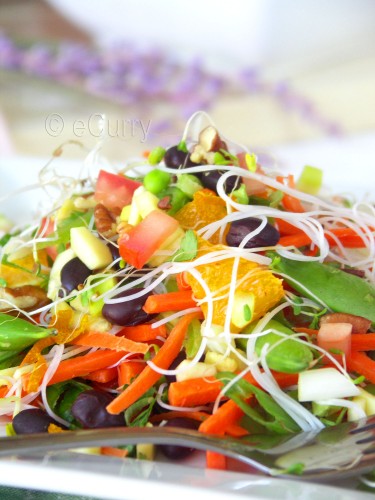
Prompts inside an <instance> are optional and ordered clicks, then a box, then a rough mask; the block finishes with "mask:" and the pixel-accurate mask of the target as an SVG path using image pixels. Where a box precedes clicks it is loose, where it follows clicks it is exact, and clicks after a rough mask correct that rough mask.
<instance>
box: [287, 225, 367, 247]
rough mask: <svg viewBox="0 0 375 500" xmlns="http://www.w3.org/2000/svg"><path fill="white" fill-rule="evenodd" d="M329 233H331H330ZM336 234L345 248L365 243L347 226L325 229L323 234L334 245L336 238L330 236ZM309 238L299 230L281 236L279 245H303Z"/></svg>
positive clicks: (308, 242)
mask: <svg viewBox="0 0 375 500" xmlns="http://www.w3.org/2000/svg"><path fill="white" fill-rule="evenodd" d="M330 233H331V234H330ZM332 235H334V236H336V237H337V238H338V239H339V241H340V242H341V243H342V244H343V246H344V247H347V248H364V247H365V243H364V242H363V240H362V238H361V237H360V236H359V235H358V234H357V233H356V232H355V231H354V230H353V229H351V228H349V227H343V228H341V227H339V228H335V229H330V230H329V232H328V231H325V232H324V236H325V238H326V239H327V241H328V243H329V244H330V245H331V246H336V245H337V242H336V239H335V238H334V237H333V236H332ZM310 243H311V238H310V237H309V236H308V235H307V234H306V233H304V232H302V231H299V232H296V233H295V234H289V235H287V236H282V237H281V238H280V240H279V245H282V246H284V247H286V246H296V247H303V246H306V245H310Z"/></svg>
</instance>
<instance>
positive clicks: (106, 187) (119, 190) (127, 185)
mask: <svg viewBox="0 0 375 500" xmlns="http://www.w3.org/2000/svg"><path fill="white" fill-rule="evenodd" d="M141 185H142V184H141V183H140V182H137V181H134V180H133V179H128V178H127V177H124V176H122V175H119V174H111V173H110V172H106V171H105V170H101V171H100V172H99V176H98V180H97V183H96V189H95V199H96V201H97V202H98V203H103V205H104V206H105V207H106V208H108V209H109V210H115V211H120V210H121V209H122V208H123V207H124V206H125V205H129V204H130V203H131V201H132V197H133V193H134V191H135V190H136V189H137V188H139V187H140V186H141Z"/></svg>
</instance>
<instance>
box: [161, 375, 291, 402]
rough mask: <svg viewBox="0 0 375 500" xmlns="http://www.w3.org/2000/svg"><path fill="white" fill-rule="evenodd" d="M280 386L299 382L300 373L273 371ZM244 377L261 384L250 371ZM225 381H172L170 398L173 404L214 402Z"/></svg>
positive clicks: (209, 379) (255, 383)
mask: <svg viewBox="0 0 375 500" xmlns="http://www.w3.org/2000/svg"><path fill="white" fill-rule="evenodd" d="M272 373H273V376H274V377H275V379H276V381H277V383H278V384H279V386H280V387H289V386H291V385H295V384H296V383H297V382H298V374H296V373H281V372H272ZM244 379H245V380H247V381H248V382H250V384H253V385H255V386H257V387H258V386H259V384H258V383H257V381H256V380H255V379H254V378H253V377H252V375H251V374H250V373H247V374H246V375H245V376H244ZM222 388H223V383H222V382H221V381H220V380H218V379H216V378H215V377H197V378H194V379H190V380H183V381H181V382H172V383H171V384H170V385H169V390H168V399H169V403H170V404H171V405H173V406H180V407H181V406H200V405H205V404H208V403H213V402H214V401H215V400H216V398H217V397H218V396H219V394H220V392H221V390H222Z"/></svg>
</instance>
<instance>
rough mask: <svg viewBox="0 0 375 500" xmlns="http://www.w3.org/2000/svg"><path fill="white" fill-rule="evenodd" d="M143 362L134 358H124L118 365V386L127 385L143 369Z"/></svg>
mask: <svg viewBox="0 0 375 500" xmlns="http://www.w3.org/2000/svg"><path fill="white" fill-rule="evenodd" d="M144 367H145V363H144V362H142V361H136V360H125V361H123V362H122V363H120V364H119V365H118V386H119V387H123V386H124V385H129V384H130V383H131V382H132V380H133V379H135V377H136V376H137V375H139V374H140V373H141V371H142V370H143V369H144Z"/></svg>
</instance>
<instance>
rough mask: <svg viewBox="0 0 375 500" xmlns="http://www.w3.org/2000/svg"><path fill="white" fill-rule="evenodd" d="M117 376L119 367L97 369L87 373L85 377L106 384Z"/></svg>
mask: <svg viewBox="0 0 375 500" xmlns="http://www.w3.org/2000/svg"><path fill="white" fill-rule="evenodd" d="M116 377H117V368H116V367H112V368H101V369H100V370H95V371H94V372H91V373H89V374H88V375H85V376H84V377H83V378H85V379H86V380H92V381H93V382H98V383H99V384H106V383H107V382H110V381H111V380H114V379H115V378H116Z"/></svg>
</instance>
